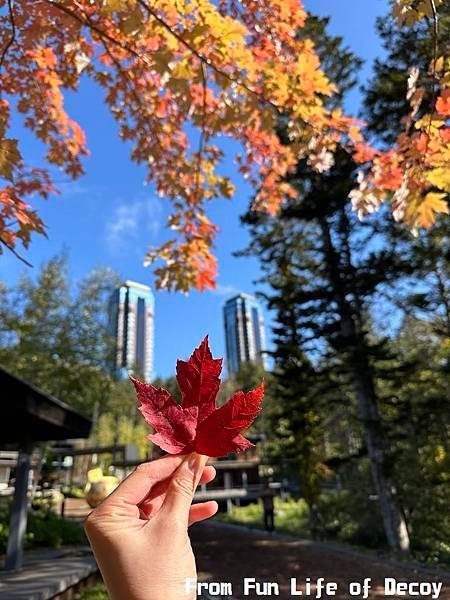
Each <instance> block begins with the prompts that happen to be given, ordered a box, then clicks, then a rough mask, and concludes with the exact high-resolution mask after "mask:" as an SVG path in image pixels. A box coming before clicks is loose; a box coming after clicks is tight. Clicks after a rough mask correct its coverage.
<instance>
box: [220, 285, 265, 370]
mask: <svg viewBox="0 0 450 600" xmlns="http://www.w3.org/2000/svg"><path fill="white" fill-rule="evenodd" d="M223 317H224V325H225V342H226V350H227V368H228V374H229V375H233V374H234V373H237V372H238V371H239V369H240V367H241V365H242V364H243V363H245V362H251V361H259V362H261V363H262V364H263V365H264V366H266V358H265V354H264V350H265V336H264V318H263V314H262V310H261V306H260V305H259V303H258V302H257V301H256V299H255V298H253V296H248V295H247V294H238V295H237V296H234V297H233V298H230V299H229V300H227V302H226V303H225V306H224V308H223Z"/></svg>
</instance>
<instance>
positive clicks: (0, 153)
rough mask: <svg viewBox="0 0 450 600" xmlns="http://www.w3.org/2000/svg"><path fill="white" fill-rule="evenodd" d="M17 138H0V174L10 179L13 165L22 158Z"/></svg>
mask: <svg viewBox="0 0 450 600" xmlns="http://www.w3.org/2000/svg"><path fill="white" fill-rule="evenodd" d="M17 144H18V141H17V140H7V139H3V140H0V175H1V176H2V177H4V178H5V179H9V180H10V181H12V178H13V171H14V167H16V166H17V164H18V163H19V162H20V160H21V159H22V157H21V155H20V152H19V149H18V147H17Z"/></svg>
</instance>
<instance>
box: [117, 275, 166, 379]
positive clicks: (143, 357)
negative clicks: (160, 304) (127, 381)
mask: <svg viewBox="0 0 450 600" xmlns="http://www.w3.org/2000/svg"><path fill="white" fill-rule="evenodd" d="M154 311H155V299H154V296H153V294H152V292H151V290H150V288H149V287H148V286H147V285H142V284H141V283H136V282H135V281H125V283H124V284H123V285H121V286H120V287H119V288H117V289H116V290H115V292H114V294H113V295H112V297H111V302H110V307H109V322H110V330H111V333H112V335H113V336H114V339H115V342H116V348H115V361H114V369H115V371H116V374H118V375H119V376H120V377H126V376H127V374H128V371H131V372H135V373H136V372H137V373H139V374H140V375H142V376H143V377H144V378H145V380H146V381H150V380H151V378H152V373H153V336H154V333H153V332H154V325H153V323H154Z"/></svg>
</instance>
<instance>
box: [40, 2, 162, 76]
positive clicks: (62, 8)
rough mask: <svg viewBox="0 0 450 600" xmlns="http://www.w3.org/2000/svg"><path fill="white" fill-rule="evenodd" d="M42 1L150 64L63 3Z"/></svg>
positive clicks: (140, 55)
mask: <svg viewBox="0 0 450 600" xmlns="http://www.w3.org/2000/svg"><path fill="white" fill-rule="evenodd" d="M43 1H44V2H45V3H46V4H49V5H50V6H54V7H55V8H57V9H58V10H60V11H61V12H63V13H65V14H66V15H68V16H69V17H72V19H75V20H76V21H78V22H79V23H80V24H81V25H84V26H85V27H88V29H91V30H92V31H95V33H97V34H98V35H99V36H100V37H101V38H102V39H106V40H108V41H109V42H111V43H112V44H114V45H115V46H118V47H119V48H121V49H122V50H125V52H128V53H129V54H132V55H133V56H134V57H135V58H137V59H139V60H142V61H143V62H144V63H145V64H147V65H149V64H150V63H149V61H148V59H147V58H146V57H145V56H143V55H142V54H139V52H136V50H134V48H131V47H130V46H128V45H127V44H123V43H122V42H120V41H119V40H117V39H116V38H114V37H112V36H111V35H109V33H106V31H103V29H100V27H98V26H97V25H95V24H94V23H93V22H92V21H91V20H89V21H85V20H84V19H83V18H82V17H80V15H78V14H77V13H76V12H73V11H71V10H70V9H69V8H67V6H64V4H60V3H59V2H57V1H56V0H43Z"/></svg>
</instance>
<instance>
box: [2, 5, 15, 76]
mask: <svg viewBox="0 0 450 600" xmlns="http://www.w3.org/2000/svg"><path fill="white" fill-rule="evenodd" d="M8 14H9V22H10V23H11V37H10V38H9V40H8V41H7V43H6V44H5V47H4V48H3V50H2V54H1V56H0V71H1V69H2V67H3V62H4V60H5V58H6V55H7V54H8V50H9V49H10V48H11V46H12V45H13V44H14V42H15V41H16V23H15V21H14V10H13V0H8Z"/></svg>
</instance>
